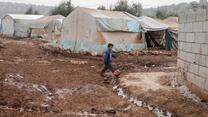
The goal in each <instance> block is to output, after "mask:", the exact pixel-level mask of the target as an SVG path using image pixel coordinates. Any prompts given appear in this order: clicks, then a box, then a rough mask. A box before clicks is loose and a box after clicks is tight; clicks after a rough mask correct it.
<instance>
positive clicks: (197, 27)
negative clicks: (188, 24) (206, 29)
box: [193, 22, 203, 32]
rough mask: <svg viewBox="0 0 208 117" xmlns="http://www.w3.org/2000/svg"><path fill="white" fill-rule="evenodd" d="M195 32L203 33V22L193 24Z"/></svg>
mask: <svg viewBox="0 0 208 117" xmlns="http://www.w3.org/2000/svg"><path fill="white" fill-rule="evenodd" d="M193 31H194V32H203V22H194V23H193Z"/></svg>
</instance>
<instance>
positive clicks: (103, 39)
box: [59, 7, 145, 53]
mask: <svg viewBox="0 0 208 117" xmlns="http://www.w3.org/2000/svg"><path fill="white" fill-rule="evenodd" d="M139 32H140V24H139V22H138V21H137V20H136V19H134V18H133V16H131V15H130V14H128V13H125V12H117V11H102V10H95V9H88V8H80V7H78V8H76V9H75V10H74V11H73V12H72V13H71V14H69V15H68V16H67V17H66V18H65V20H64V22H63V29H62V39H61V41H60V43H59V46H60V47H62V48H64V49H70V50H72V51H75V52H80V51H88V52H97V53H102V52H103V51H104V49H105V48H106V45H107V44H108V43H113V44H114V45H115V46H114V49H115V51H131V50H142V49H144V48H145V42H144V40H143V39H142V38H141V35H140V33H139Z"/></svg>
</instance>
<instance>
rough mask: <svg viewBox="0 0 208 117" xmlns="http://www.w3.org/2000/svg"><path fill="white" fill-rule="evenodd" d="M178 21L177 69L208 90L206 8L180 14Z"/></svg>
mask: <svg viewBox="0 0 208 117" xmlns="http://www.w3.org/2000/svg"><path fill="white" fill-rule="evenodd" d="M179 22H180V24H179V37H178V38H179V39H178V41H179V42H178V45H179V48H178V67H179V69H180V70H179V71H180V72H183V73H185V74H186V75H185V77H186V78H185V79H187V80H188V81H189V82H191V83H192V84H194V85H196V86H197V87H199V88H200V89H201V90H203V91H204V90H205V91H208V9H198V10H197V11H195V12H194V11H193V12H188V13H185V14H181V15H180V20H179ZM207 100H208V99H207Z"/></svg>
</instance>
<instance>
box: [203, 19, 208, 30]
mask: <svg viewBox="0 0 208 117" xmlns="http://www.w3.org/2000/svg"><path fill="white" fill-rule="evenodd" d="M203 31H204V32H208V21H205V22H204V25H203Z"/></svg>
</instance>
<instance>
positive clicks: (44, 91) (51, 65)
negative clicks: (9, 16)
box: [0, 40, 154, 117]
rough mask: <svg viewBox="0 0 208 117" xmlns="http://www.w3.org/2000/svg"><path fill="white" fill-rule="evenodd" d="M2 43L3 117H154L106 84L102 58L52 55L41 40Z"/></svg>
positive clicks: (0, 113)
mask: <svg viewBox="0 0 208 117" xmlns="http://www.w3.org/2000/svg"><path fill="white" fill-rule="evenodd" d="M1 42H2V43H3V44H2V45H3V48H1V49H0V74H1V75H0V90H1V93H0V116H1V117H14V116H15V117H25V116H29V117H41V116H42V117H47V116H48V117H66V116H67V117H68V116H70V117H73V116H75V117H77V116H113V117H114V116H118V117H122V116H124V117H127V116H132V117H133V116H135V117H136V116H141V117H144V116H145V117H153V116H154V115H153V114H152V113H151V112H149V111H148V110H147V109H143V108H140V107H134V106H129V104H128V102H127V101H126V100H124V99H122V98H121V97H119V96H117V95H116V93H114V92H113V90H112V86H111V85H106V84H103V78H102V77H100V76H99V73H98V72H99V71H100V68H101V66H102V58H100V57H88V56H84V55H74V54H72V55H69V56H67V57H65V56H62V55H59V54H54V53H49V52H47V51H44V50H43V49H41V44H43V42H37V41H29V40H22V41H16V40H1ZM70 56H71V57H70Z"/></svg>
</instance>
